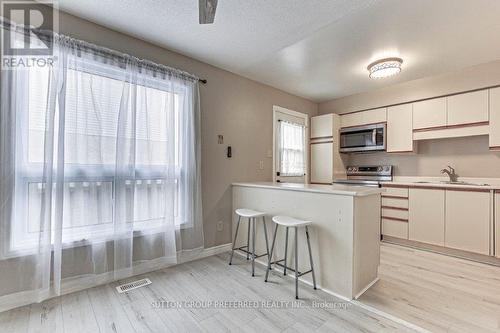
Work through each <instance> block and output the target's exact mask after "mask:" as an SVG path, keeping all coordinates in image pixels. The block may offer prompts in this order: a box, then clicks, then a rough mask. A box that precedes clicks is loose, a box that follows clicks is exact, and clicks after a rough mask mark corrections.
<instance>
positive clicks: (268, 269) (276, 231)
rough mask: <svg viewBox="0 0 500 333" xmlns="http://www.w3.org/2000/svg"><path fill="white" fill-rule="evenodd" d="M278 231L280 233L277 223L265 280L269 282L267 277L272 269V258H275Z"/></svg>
mask: <svg viewBox="0 0 500 333" xmlns="http://www.w3.org/2000/svg"><path fill="white" fill-rule="evenodd" d="M277 233H278V224H276V227H275V228H274V236H273V242H272V243H271V253H269V260H268V262H267V268H266V278H265V279H264V282H267V278H268V277H269V271H270V270H271V260H272V258H273V251H274V244H275V243H276V234H277Z"/></svg>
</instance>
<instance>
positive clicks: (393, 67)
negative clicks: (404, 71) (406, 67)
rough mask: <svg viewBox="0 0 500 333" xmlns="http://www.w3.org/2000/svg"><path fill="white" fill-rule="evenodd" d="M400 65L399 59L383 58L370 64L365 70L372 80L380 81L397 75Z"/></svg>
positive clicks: (401, 60) (401, 61)
mask: <svg viewBox="0 0 500 333" xmlns="http://www.w3.org/2000/svg"><path fill="white" fill-rule="evenodd" d="M402 63H403V59H401V58H395V57H394V58H385V59H380V60H377V61H374V62H372V63H371V64H369V65H368V67H367V69H368V72H370V77H371V78H372V79H381V78H384V77H389V76H393V75H396V74H399V72H401V64H402Z"/></svg>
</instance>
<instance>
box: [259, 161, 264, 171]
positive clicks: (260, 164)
mask: <svg viewBox="0 0 500 333" xmlns="http://www.w3.org/2000/svg"><path fill="white" fill-rule="evenodd" d="M259 169H260V170H264V161H259Z"/></svg>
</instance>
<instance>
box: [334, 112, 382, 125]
mask: <svg viewBox="0 0 500 333" xmlns="http://www.w3.org/2000/svg"><path fill="white" fill-rule="evenodd" d="M386 121H387V109H386V108H380V109H373V110H368V111H362V112H354V113H348V114H344V115H341V117H340V122H341V126H342V127H352V126H361V125H367V124H376V123H384V122H386Z"/></svg>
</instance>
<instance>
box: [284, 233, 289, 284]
mask: <svg viewBox="0 0 500 333" xmlns="http://www.w3.org/2000/svg"><path fill="white" fill-rule="evenodd" d="M288 229H289V228H288V227H286V235H285V261H284V263H285V265H284V266H285V267H283V275H286V264H287V262H286V255H287V253H288Z"/></svg>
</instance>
